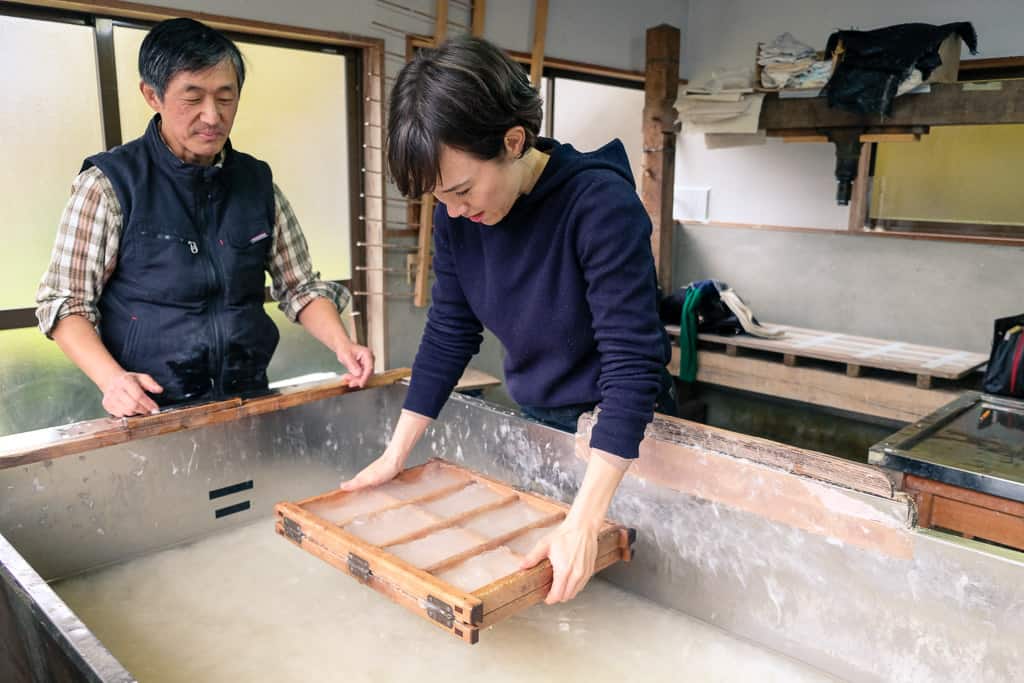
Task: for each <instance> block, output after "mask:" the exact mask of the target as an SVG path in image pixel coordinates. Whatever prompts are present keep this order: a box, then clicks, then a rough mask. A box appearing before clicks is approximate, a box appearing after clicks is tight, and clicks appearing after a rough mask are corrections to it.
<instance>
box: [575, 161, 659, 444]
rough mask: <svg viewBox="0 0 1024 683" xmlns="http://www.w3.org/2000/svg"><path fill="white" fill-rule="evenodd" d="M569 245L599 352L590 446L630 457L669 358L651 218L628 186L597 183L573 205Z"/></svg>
mask: <svg viewBox="0 0 1024 683" xmlns="http://www.w3.org/2000/svg"><path fill="white" fill-rule="evenodd" d="M575 211H576V212H577V213H576V222H577V226H576V229H577V234H576V248H577V253H578V255H579V259H580V264H581V266H582V268H583V277H584V279H585V280H586V284H587V290H586V291H587V294H586V296H587V303H588V305H589V306H590V311H591V315H592V316H593V321H594V322H593V325H594V337H595V339H596V341H597V349H598V352H599V353H600V355H601V371H600V376H599V378H598V387H599V389H600V392H601V401H600V403H599V404H598V407H599V408H600V413H599V414H598V418H597V424H596V425H595V426H594V430H593V433H592V436H591V440H590V445H591V447H592V448H598V449H601V450H604V451H607V452H609V453H612V454H613V455H617V456H619V457H623V458H636V457H637V456H638V455H639V451H638V449H639V444H640V441H641V440H642V439H643V436H644V429H645V428H646V426H647V423H649V422H650V421H651V419H652V418H653V416H654V403H655V401H656V400H657V396H658V391H659V389H660V386H661V373H662V372H663V368H664V366H665V363H666V362H667V361H668V358H667V353H668V348H667V345H666V343H665V332H664V329H663V328H662V325H661V321H660V320H659V319H658V309H657V277H656V275H655V271H654V257H653V255H652V252H651V221H650V218H649V217H648V216H647V212H646V211H645V210H644V207H643V205H642V204H641V203H640V199H639V197H637V195H636V192H635V191H634V190H633V188H632V187H630V186H629V185H627V184H625V183H621V182H615V181H612V180H607V181H598V182H596V183H593V184H592V185H590V186H589V187H587V188H586V189H585V190H583V191H582V192H581V195H580V197H579V198H578V200H577V202H576V204H575Z"/></svg>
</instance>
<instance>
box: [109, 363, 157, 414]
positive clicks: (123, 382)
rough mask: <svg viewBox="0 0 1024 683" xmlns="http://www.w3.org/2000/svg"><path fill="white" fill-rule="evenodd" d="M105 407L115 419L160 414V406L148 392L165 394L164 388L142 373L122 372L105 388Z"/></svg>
mask: <svg viewBox="0 0 1024 683" xmlns="http://www.w3.org/2000/svg"><path fill="white" fill-rule="evenodd" d="M102 390H103V407H104V408H105V409H106V411H107V412H108V413H110V414H111V415H113V416H114V417H127V416H128V415H148V414H150V413H157V412H160V406H158V405H157V404H156V401H154V400H153V399H152V398H150V397H149V396H148V395H147V394H146V392H147V391H148V392H151V393H154V394H160V393H163V390H164V388H163V387H162V386H160V385H159V384H157V383H156V381H154V380H153V378H152V377H150V376H149V375H146V374H143V373H141V372H121V373H120V374H117V375H115V376H114V378H113V379H111V380H110V381H108V382H107V383H106V384H105V385H104V386H103V387H102Z"/></svg>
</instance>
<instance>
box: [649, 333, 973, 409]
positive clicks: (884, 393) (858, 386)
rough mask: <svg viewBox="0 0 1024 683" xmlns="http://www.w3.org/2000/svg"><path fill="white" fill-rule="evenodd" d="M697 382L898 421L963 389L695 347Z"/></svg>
mask: <svg viewBox="0 0 1024 683" xmlns="http://www.w3.org/2000/svg"><path fill="white" fill-rule="evenodd" d="M669 372H671V373H672V374H678V373H679V349H678V348H673V349H672V362H671V363H670V365H669ZM697 381H698V382H705V383H707V384H716V385H718V386H723V387H729V388H731V389H739V390H741V391H750V392H753V393H757V394H764V395H766V396H775V397H777V398H784V399H789V400H791V401H800V402H802V403H810V404H813V405H819V406H825V407H828V408H835V409H838V410H845V411H847V412H851V413H860V414H862V415H873V416H875V417H882V418H886V419H890V420H897V421H899V422H914V421H915V420H919V419H921V418H922V417H924V416H925V415H929V414H931V413H933V412H935V411H936V410H938V409H939V408H941V407H942V406H944V405H946V404H947V403H950V402H952V401H955V400H956V399H958V398H959V397H960V396H962V395H963V393H964V392H963V391H962V390H947V389H920V388H918V387H917V386H916V385H915V384H914V382H913V381H909V382H908V381H896V380H889V379H876V378H874V377H851V376H849V375H847V374H845V373H842V372H836V371H834V370H825V369H821V368H811V367H801V366H799V365H798V366H795V367H794V366H787V365H784V364H783V363H778V362H775V361H771V360H764V359H761V358H753V357H748V356H741V357H734V356H730V355H729V354H727V353H724V352H721V351H705V350H701V351H698V352H697Z"/></svg>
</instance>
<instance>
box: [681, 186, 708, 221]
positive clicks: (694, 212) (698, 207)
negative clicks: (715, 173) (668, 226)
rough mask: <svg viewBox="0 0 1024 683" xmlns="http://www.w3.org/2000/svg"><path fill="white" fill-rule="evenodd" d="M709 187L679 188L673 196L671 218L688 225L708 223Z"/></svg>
mask: <svg viewBox="0 0 1024 683" xmlns="http://www.w3.org/2000/svg"><path fill="white" fill-rule="evenodd" d="M710 197H711V188H710V187H680V188H678V189H676V191H675V195H674V196H673V204H674V206H673V208H672V217H673V218H675V219H676V220H677V221H682V222H689V223H707V222H708V202H709V200H710Z"/></svg>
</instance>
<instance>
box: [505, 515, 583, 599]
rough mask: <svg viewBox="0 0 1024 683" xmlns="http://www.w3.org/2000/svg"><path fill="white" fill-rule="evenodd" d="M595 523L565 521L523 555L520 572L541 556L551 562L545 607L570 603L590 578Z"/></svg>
mask: <svg viewBox="0 0 1024 683" xmlns="http://www.w3.org/2000/svg"><path fill="white" fill-rule="evenodd" d="M600 523H601V520H600V519H599V520H597V524H596V525H593V524H577V523H575V522H572V521H570V520H568V519H566V520H565V521H564V522H562V523H561V524H560V525H559V526H558V528H557V529H555V530H554V531H553V532H551V533H550V534H548V535H547V536H546V537H544V538H542V539H541V540H540V541H539V542H538V543H537V545H535V546H534V548H533V550H531V551H530V554H529V555H527V556H526V558H525V559H524V560H523V563H522V565H521V569H529V568H530V567H533V566H536V565H537V563H539V562H540V561H541V560H543V559H544V558H545V557H546V558H548V560H549V561H550V562H551V569H552V572H553V577H552V579H551V590H550V591H548V596H547V598H546V599H545V600H544V602H546V603H547V604H549V605H553V604H555V603H556V602H566V601H568V600H572V599H573V598H575V597H576V595H577V594H578V593H579V592H580V591H581V590H583V587H584V586H586V585H587V582H588V581H590V577H591V576H593V575H594V567H595V566H596V563H597V530H598V528H600Z"/></svg>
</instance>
